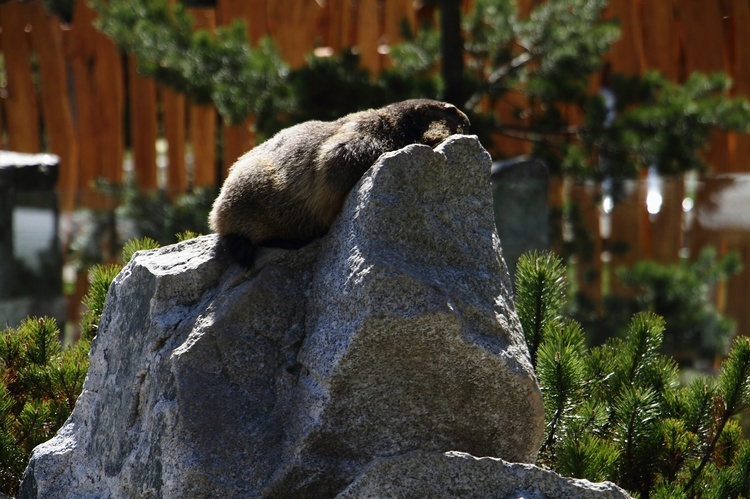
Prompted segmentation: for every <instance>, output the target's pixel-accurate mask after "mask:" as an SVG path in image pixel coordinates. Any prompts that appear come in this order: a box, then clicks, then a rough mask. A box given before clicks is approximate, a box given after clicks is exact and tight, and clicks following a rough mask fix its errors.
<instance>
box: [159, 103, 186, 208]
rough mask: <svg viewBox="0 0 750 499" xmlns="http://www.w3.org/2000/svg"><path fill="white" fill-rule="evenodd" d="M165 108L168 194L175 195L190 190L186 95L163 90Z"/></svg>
mask: <svg viewBox="0 0 750 499" xmlns="http://www.w3.org/2000/svg"><path fill="white" fill-rule="evenodd" d="M161 98H162V99H161V100H162V106H163V109H164V115H163V122H164V137H165V139H166V140H167V144H168V149H167V158H168V165H167V194H168V195H169V196H174V195H178V194H183V193H185V192H187V190H188V186H189V184H188V176H187V166H186V164H185V163H186V162H185V152H186V151H185V141H186V136H187V130H186V128H185V127H186V120H185V96H184V95H183V94H178V93H176V92H174V91H172V90H169V89H166V88H165V89H162V90H161Z"/></svg>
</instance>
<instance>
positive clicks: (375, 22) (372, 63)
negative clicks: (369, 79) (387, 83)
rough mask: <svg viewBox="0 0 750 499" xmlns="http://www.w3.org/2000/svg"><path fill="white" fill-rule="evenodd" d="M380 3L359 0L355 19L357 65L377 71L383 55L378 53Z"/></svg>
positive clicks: (375, 0) (376, 0) (373, 0)
mask: <svg viewBox="0 0 750 499" xmlns="http://www.w3.org/2000/svg"><path fill="white" fill-rule="evenodd" d="M380 7H381V5H380V2H379V1H378V0H359V17H358V19H357V23H358V29H357V48H358V50H359V65H360V66H362V67H363V68H365V69H367V70H369V71H370V72H371V73H377V72H378V71H380V69H381V66H382V59H383V56H382V55H381V54H379V53H378V45H379V41H380V37H381V34H382V33H381V31H380V20H381V19H382V16H381V9H380Z"/></svg>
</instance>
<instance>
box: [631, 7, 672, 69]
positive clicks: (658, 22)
mask: <svg viewBox="0 0 750 499" xmlns="http://www.w3.org/2000/svg"><path fill="white" fill-rule="evenodd" d="M640 12H641V15H640V19H641V20H642V26H643V46H644V54H645V57H646V65H647V66H648V68H649V69H655V70H657V71H659V72H661V73H662V74H664V75H665V76H666V77H667V78H669V79H670V80H671V81H674V82H676V81H677V80H678V78H679V76H680V71H679V65H678V61H679V47H678V43H677V41H678V38H677V32H676V29H675V19H674V6H673V5H672V0H659V1H658V2H651V1H646V2H642V3H641V6H640Z"/></svg>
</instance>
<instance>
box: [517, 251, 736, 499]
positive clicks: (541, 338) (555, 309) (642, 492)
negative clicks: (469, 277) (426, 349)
mask: <svg viewBox="0 0 750 499" xmlns="http://www.w3.org/2000/svg"><path fill="white" fill-rule="evenodd" d="M562 268H563V267H562V265H561V262H560V260H559V259H557V258H556V257H554V256H552V255H551V254H549V253H531V254H527V255H524V256H523V257H522V259H521V261H520V262H519V264H518V276H517V294H518V296H517V300H516V304H517V309H518V314H519V317H520V319H521V323H522V325H523V327H524V330H525V331H526V334H527V336H528V335H529V334H530V332H531V334H532V336H534V335H536V336H537V338H536V339H534V341H535V342H536V343H533V342H531V341H530V342H529V346H530V349H531V351H532V355H533V356H534V358H535V368H536V372H537V376H538V379H539V383H540V385H541V387H542V395H543V398H544V403H545V410H546V428H545V439H544V444H543V446H542V448H541V450H540V454H539V463H540V464H542V465H544V466H548V467H550V468H552V469H554V470H556V471H557V472H559V473H560V474H562V475H565V476H572V477H578V478H587V479H589V480H593V481H601V480H611V481H613V482H615V483H617V484H618V485H620V486H621V487H623V488H625V489H626V490H628V491H629V492H631V493H633V494H636V495H637V496H638V497H641V498H649V497H652V498H668V497H669V498H675V497H685V498H703V497H705V498H719V497H721V498H731V497H746V496H747V494H748V491H750V443H748V441H747V440H743V438H742V435H741V429H740V427H739V423H738V422H737V419H736V416H738V414H739V413H740V412H742V411H744V410H745V409H747V408H748V404H750V339H749V338H746V337H739V338H737V339H736V340H735V342H734V344H733V346H732V349H731V351H730V354H729V356H728V358H727V359H726V360H725V362H724V363H723V364H722V366H721V371H720V374H719V375H718V376H717V377H716V378H709V377H699V378H697V379H695V380H693V381H692V382H691V383H689V384H687V385H685V386H681V385H680V384H679V383H678V369H677V365H676V364H675V362H674V360H672V359H671V358H669V357H666V356H664V355H662V354H660V353H659V349H660V346H661V342H662V340H663V337H664V321H663V320H662V319H661V317H659V316H657V315H655V314H653V313H650V312H642V313H638V314H636V315H635V316H634V317H633V318H632V320H631V322H630V324H629V327H628V333H627V335H626V337H625V338H624V339H611V340H609V341H608V342H607V343H606V344H604V345H602V346H601V347H597V348H591V349H588V348H586V347H585V345H584V334H583V331H582V330H581V327H580V326H579V325H578V324H577V323H576V322H574V321H572V320H571V319H568V318H566V317H564V316H563V314H562V307H563V305H564V299H562V298H561V297H563V296H564V291H563V290H564V279H563V272H562ZM540 296H555V297H558V298H560V299H556V300H548V301H547V305H548V306H545V307H539V306H538V303H539V300H538V297H540ZM550 304H554V305H553V306H549V305H550ZM539 324H542V327H541V332H538V329H539ZM534 345H536V347H535V346H534Z"/></svg>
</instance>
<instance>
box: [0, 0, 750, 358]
mask: <svg viewBox="0 0 750 499" xmlns="http://www.w3.org/2000/svg"><path fill="white" fill-rule="evenodd" d="M749 28H750V2H748V1H747V0H716V1H710V2H707V1H705V0H659V1H649V0H609V1H606V0H550V1H547V2H542V1H533V0H517V1H511V0H494V1H490V0H483V1H480V0H471V1H470V0H466V1H463V2H462V1H458V0H441V1H432V2H430V1H422V2H419V1H414V0H318V1H313V0H305V1H291V0H276V1H270V0H269V1H266V0H252V1H235V0H215V1H190V2H188V1H184V2H181V3H180V2H174V1H167V0H138V1H132V0H131V1H122V0H110V1H108V2H98V1H94V2H92V3H89V2H85V1H80V0H78V1H76V0H47V1H42V0H30V1H19V0H11V1H8V0H6V1H3V2H0V149H2V150H3V152H0V325H2V326H7V327H14V326H17V325H18V324H19V323H20V322H21V320H22V319H23V318H24V317H26V316H27V315H51V316H54V317H56V318H57V320H58V323H60V324H65V325H66V327H65V335H66V341H67V342H70V341H72V340H73V339H75V338H76V335H77V334H78V332H77V330H76V328H77V324H78V323H79V315H80V313H81V306H80V303H81V298H82V296H83V294H84V293H85V291H86V287H87V282H88V278H87V276H88V269H89V268H90V267H91V266H92V265H93V264H96V263H101V262H108V261H115V260H119V259H120V251H121V248H122V246H123V244H124V243H125V242H126V241H127V240H129V239H131V238H134V237H144V236H148V237H152V238H154V239H155V240H157V241H159V242H160V243H162V244H168V243H171V242H175V241H176V238H175V234H176V233H177V232H180V231H184V230H192V231H195V232H198V233H204V234H205V233H208V228H207V226H206V216H207V213H208V210H209V209H210V205H211V202H212V201H213V198H214V197H215V194H216V192H217V191H218V187H219V186H220V185H221V181H222V179H223V178H224V177H225V175H226V172H227V170H228V168H229V167H230V166H231V164H232V163H233V162H234V160H235V159H236V158H237V157H239V156H240V155H241V154H242V153H243V152H245V151H247V150H249V149H250V148H252V147H253V146H254V145H255V144H257V143H259V142H260V141H262V140H264V139H265V138H268V137H269V136H270V135H272V134H273V133H274V132H276V131H278V130H279V129H281V128H283V127H285V126H289V125H292V124H294V123H297V122H300V121H304V120H307V119H334V118H336V117H338V116H341V115H343V114H346V113H348V112H352V111H355V110H358V109H366V108H370V107H377V106H381V105H384V104H387V103H389V102H393V101H397V100H402V99H407V98H413V97H429V98H438V99H443V100H447V101H450V102H452V103H454V104H456V105H457V106H459V107H460V108H462V109H464V110H465V111H466V112H467V114H468V115H469V116H470V118H471V120H472V124H473V130H472V133H475V134H477V135H479V137H480V139H481V140H482V143H483V144H484V145H485V147H486V148H487V149H488V150H489V151H490V153H491V154H492V156H493V159H494V161H495V164H494V166H493V171H492V177H491V178H492V186H493V195H494V199H495V211H496V220H497V225H498V231H499V233H500V236H501V240H502V243H503V250H504V256H505V258H506V260H507V262H508V265H509V268H510V269H511V271H513V269H514V268H515V261H516V260H517V258H518V256H519V255H520V254H521V253H523V252H526V251H529V250H535V249H536V250H540V249H552V250H554V251H555V252H557V253H558V254H560V255H561V256H563V257H564V259H565V261H566V263H567V265H568V269H569V281H570V283H571V291H570V292H571V297H573V298H574V299H573V300H571V303H572V305H571V307H572V310H571V313H573V314H574V316H575V317H576V318H577V319H578V320H579V321H581V322H582V323H583V324H584V326H585V329H586V330H587V332H588V334H589V336H590V337H589V341H590V342H591V343H592V344H598V343H601V342H602V341H604V339H606V338H607V337H610V336H616V335H618V334H620V333H621V331H620V329H621V328H623V327H625V326H626V325H627V322H628V319H629V317H630V315H631V314H632V313H634V312H635V311H637V310H644V309H645V310H654V311H656V312H657V313H659V314H661V315H663V316H664V317H665V319H666V321H667V333H666V335H667V336H666V340H665V347H664V348H665V349H666V350H667V353H670V354H672V355H674V356H675V357H676V358H677V359H678V361H679V362H680V363H681V364H682V365H684V366H693V367H697V368H699V369H707V370H710V369H711V368H712V367H714V366H715V363H716V361H717V359H719V358H721V356H722V355H723V354H724V353H725V352H726V348H727V346H728V344H729V341H730V339H731V337H732V336H733V335H735V334H747V332H750V306H748V305H749V304H750V302H749V300H750V298H749V297H750V272H748V271H747V270H742V267H743V264H744V265H745V266H747V264H746V262H748V261H750V210H748V209H747V206H749V204H748V203H749V202H750V137H749V136H748V135H747V133H746V132H747V130H748V125H749V124H750V105H748V102H747V100H745V98H746V97H748V96H750V29H749Z"/></svg>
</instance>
